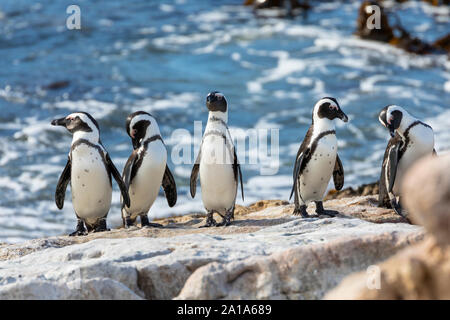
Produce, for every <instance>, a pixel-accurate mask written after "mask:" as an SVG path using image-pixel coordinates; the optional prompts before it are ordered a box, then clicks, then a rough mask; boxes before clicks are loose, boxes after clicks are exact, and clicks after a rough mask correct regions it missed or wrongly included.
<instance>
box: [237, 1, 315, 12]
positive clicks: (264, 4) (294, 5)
mask: <svg viewBox="0 0 450 320" xmlns="http://www.w3.org/2000/svg"><path fill="white" fill-rule="evenodd" d="M244 6H253V7H254V8H255V9H269V8H285V7H289V8H290V9H304V10H307V9H310V8H311V6H310V5H309V3H308V1H299V0H245V1H244Z"/></svg>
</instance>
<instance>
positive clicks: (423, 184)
mask: <svg viewBox="0 0 450 320" xmlns="http://www.w3.org/2000/svg"><path fill="white" fill-rule="evenodd" d="M449 172H450V154H447V155H443V156H437V157H433V156H430V157H425V158H423V159H420V161H418V162H417V163H415V164H414V166H413V167H412V168H411V169H410V170H409V171H408V173H407V175H406V176H405V179H404V180H403V183H402V188H403V190H402V193H403V194H405V197H404V200H403V201H404V204H405V206H406V208H407V209H408V211H409V212H410V215H411V220H412V221H414V222H415V223H417V224H420V225H422V226H424V227H425V229H426V230H427V231H428V232H429V233H430V234H431V235H432V236H433V237H434V238H435V239H436V242H437V243H439V244H441V245H450V175H449Z"/></svg>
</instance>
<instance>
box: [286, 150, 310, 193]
mask: <svg viewBox="0 0 450 320" xmlns="http://www.w3.org/2000/svg"><path fill="white" fill-rule="evenodd" d="M308 150H309V149H306V150H305V151H304V152H299V153H298V154H297V158H296V159H295V164H294V171H293V174H292V177H293V179H294V183H293V184H292V190H291V195H290V196H289V200H291V198H292V195H293V194H294V191H295V192H297V189H298V185H297V181H298V176H299V175H300V169H301V167H302V164H303V159H304V158H305V153H306V152H307V151H308Z"/></svg>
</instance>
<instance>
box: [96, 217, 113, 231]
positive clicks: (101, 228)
mask: <svg viewBox="0 0 450 320" xmlns="http://www.w3.org/2000/svg"><path fill="white" fill-rule="evenodd" d="M104 231H110V229H108V228H107V227H106V219H101V220H100V221H99V222H98V223H97V225H95V227H94V230H92V232H94V233H96V232H104Z"/></svg>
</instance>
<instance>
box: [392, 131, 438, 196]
mask: <svg viewBox="0 0 450 320" xmlns="http://www.w3.org/2000/svg"><path fill="white" fill-rule="evenodd" d="M407 142H408V144H407V145H406V146H405V151H404V153H403V156H402V157H401V159H400V161H399V162H398V165H397V174H396V176H395V183H394V188H393V191H394V193H395V194H400V191H401V190H400V188H401V181H402V179H403V176H404V174H405V173H406V171H408V169H409V168H410V167H411V166H412V165H413V164H414V162H416V161H417V160H419V159H420V158H422V157H424V156H426V155H431V154H432V153H433V149H434V133H433V130H432V129H431V128H428V127H426V126H423V125H417V126H415V127H413V128H411V130H410V132H409V139H408V141H407Z"/></svg>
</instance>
